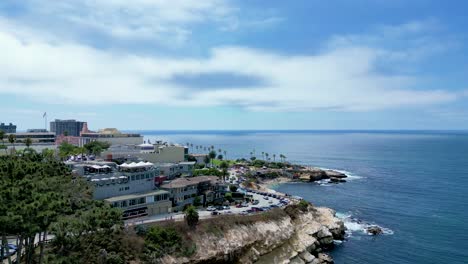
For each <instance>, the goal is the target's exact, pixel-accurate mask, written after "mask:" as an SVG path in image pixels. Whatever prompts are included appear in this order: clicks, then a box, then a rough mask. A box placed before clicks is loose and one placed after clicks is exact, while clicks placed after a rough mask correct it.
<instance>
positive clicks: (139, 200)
mask: <svg viewBox="0 0 468 264" xmlns="http://www.w3.org/2000/svg"><path fill="white" fill-rule="evenodd" d="M65 164H66V165H67V166H69V167H70V168H71V169H72V172H73V173H74V174H76V175H80V176H83V177H85V178H86V179H87V180H88V182H89V183H90V184H92V185H93V187H94V190H93V198H94V199H96V200H105V201H107V202H109V203H110V204H111V205H112V206H114V207H118V208H121V209H122V210H123V218H124V219H128V218H132V217H141V216H148V215H155V214H162V213H169V212H171V210H172V202H171V201H170V200H169V192H168V191H164V190H159V189H158V188H157V187H156V185H157V182H160V181H162V180H164V179H165V178H164V177H161V176H160V175H159V168H158V167H157V166H155V165H154V164H152V163H149V162H139V163H135V162H133V163H124V164H121V165H117V164H116V163H115V162H106V161H86V162H66V163H65Z"/></svg>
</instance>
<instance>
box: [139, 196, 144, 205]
mask: <svg viewBox="0 0 468 264" xmlns="http://www.w3.org/2000/svg"><path fill="white" fill-rule="evenodd" d="M138 203H139V204H144V203H146V199H145V197H141V198H140V200H139V201H138Z"/></svg>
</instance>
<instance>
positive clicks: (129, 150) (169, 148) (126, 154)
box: [101, 139, 188, 163]
mask: <svg viewBox="0 0 468 264" xmlns="http://www.w3.org/2000/svg"><path fill="white" fill-rule="evenodd" d="M142 140H143V139H142ZM101 156H102V157H103V158H106V159H124V160H135V159H139V160H146V161H149V162H152V163H179V162H185V161H187V159H188V148H187V147H185V146H180V145H175V144H167V143H166V144H154V145H153V148H152V149H151V147H150V146H149V145H148V144H134V145H123V144H122V145H114V146H111V147H110V148H109V149H108V150H106V151H104V152H102V154H101Z"/></svg>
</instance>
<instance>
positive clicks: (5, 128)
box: [0, 123, 16, 134]
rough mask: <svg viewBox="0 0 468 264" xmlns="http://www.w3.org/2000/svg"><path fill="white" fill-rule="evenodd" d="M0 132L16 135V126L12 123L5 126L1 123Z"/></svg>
mask: <svg viewBox="0 0 468 264" xmlns="http://www.w3.org/2000/svg"><path fill="white" fill-rule="evenodd" d="M0 130H1V131H3V132H5V133H10V134H14V133H16V125H13V124H12V123H10V124H9V125H5V123H1V124H0Z"/></svg>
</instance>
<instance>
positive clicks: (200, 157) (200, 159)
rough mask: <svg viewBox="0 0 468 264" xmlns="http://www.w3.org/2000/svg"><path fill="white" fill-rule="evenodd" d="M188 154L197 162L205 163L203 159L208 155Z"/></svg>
mask: <svg viewBox="0 0 468 264" xmlns="http://www.w3.org/2000/svg"><path fill="white" fill-rule="evenodd" d="M190 156H191V157H193V158H194V159H195V161H196V162H197V164H205V159H206V158H207V157H208V154H190Z"/></svg>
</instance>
